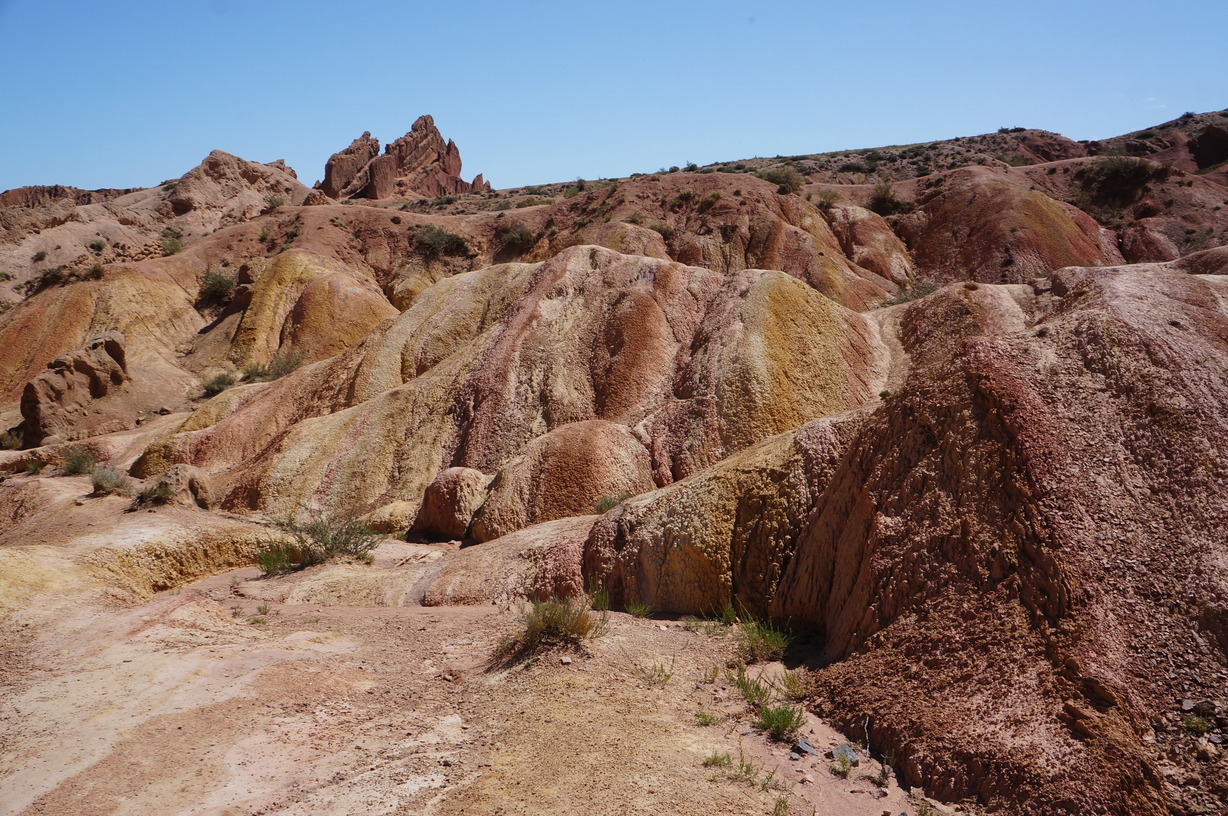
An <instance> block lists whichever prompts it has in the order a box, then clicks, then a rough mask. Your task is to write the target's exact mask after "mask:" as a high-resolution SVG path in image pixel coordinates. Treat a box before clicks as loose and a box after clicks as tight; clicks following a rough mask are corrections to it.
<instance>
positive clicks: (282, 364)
mask: <svg viewBox="0 0 1228 816" xmlns="http://www.w3.org/2000/svg"><path fill="white" fill-rule="evenodd" d="M306 359H307V358H306V357H304V356H303V355H302V354H300V353H299V352H297V351H289V350H283V351H279V352H277V354H275V355H274V356H273V359H272V360H270V361H269V363H268V365H261V364H259V363H248V364H247V365H245V366H244V367H243V379H245V380H248V381H249V382H271V381H273V380H279V379H281V378H282V377H284V376H286V375H287V374H289V373H290V372H292V371H294V370H295V369H297V368H299V367H300V366H302V364H303V362H304V361H305V360H306Z"/></svg>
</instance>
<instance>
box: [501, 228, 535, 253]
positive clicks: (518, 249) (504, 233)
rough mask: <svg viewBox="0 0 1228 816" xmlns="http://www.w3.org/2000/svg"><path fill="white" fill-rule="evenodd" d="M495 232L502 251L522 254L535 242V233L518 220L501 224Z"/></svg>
mask: <svg viewBox="0 0 1228 816" xmlns="http://www.w3.org/2000/svg"><path fill="white" fill-rule="evenodd" d="M496 234H497V235H498V237H499V243H500V244H501V245H502V247H503V251H504V252H507V253H509V254H512V255H523V254H524V253H526V252H528V251H529V250H531V249H532V248H533V246H534V245H535V244H536V243H537V235H536V234H534V232H533V230H531V229H529V228H528V227H526V226H525V225H524V224H521V223H520V222H519V221H515V222H512V223H509V224H503V225H501V226H500V227H499V228H498V230H497V231H496Z"/></svg>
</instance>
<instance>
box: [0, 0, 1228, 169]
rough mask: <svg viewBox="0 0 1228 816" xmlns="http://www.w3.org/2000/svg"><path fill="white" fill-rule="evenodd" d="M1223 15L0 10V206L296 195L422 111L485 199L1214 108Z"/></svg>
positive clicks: (1175, 8)
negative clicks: (71, 191) (221, 180)
mask: <svg viewBox="0 0 1228 816" xmlns="http://www.w3.org/2000/svg"><path fill="white" fill-rule="evenodd" d="M1225 32H1228V3H1226V2H1222V0H1199V1H1198V2H1188V1H1186V0H1169V1H1168V2H1165V3H1161V4H1156V3H1142V2H1133V0H1114V2H1102V1H1101V0H1087V1H1083V0H1063V2H1049V0H1034V1H1033V2H1031V3H1011V4H1005V3H1002V4H999V3H993V2H984V0H980V2H964V1H963V0H960V1H959V2H954V1H952V2H943V0H931V1H930V2H924V3H920V2H906V3H905V2H900V3H856V2H850V1H849V0H844V2H840V3H831V2H760V3H734V2H722V1H721V0H709V2H671V1H670V0H655V1H654V2H640V0H631V1H630V2H618V3H593V2H583V1H582V0H571V2H514V1H513V0H503V1H502V2H465V1H464V0H454V1H453V2H418V1H417V0H414V1H412V2H411V1H410V0H403V1H402V2H388V1H387V0H365V1H364V2H357V3H339V2H327V3H326V2H311V1H310V0H297V1H296V2H281V1H280V0H268V1H267V2H265V1H263V0H244V1H242V2H241V1H240V0H159V1H158V2H146V1H144V0H141V1H139V2H138V1H136V0H133V1H132V2H125V0H91V1H90V2H83V1H81V0H67V1H65V2H55V0H0V76H3V77H4V84H3V89H2V90H0V100H2V103H3V104H2V106H0V111H3V113H2V114H0V116H2V117H3V124H0V190H4V189H9V188H12V187H18V186H22V185H27V184H68V185H73V186H77V187H85V188H97V187H138V186H141V187H145V186H152V185H154V184H157V183H159V182H161V181H163V180H164V179H168V178H174V177H177V176H179V175H182V174H183V173H184V172H186V171H187V170H189V169H190V168H191V167H193V166H194V165H196V164H197V163H199V162H200V160H201V159H203V158H204V157H205V156H206V155H207V154H208V152H209V151H210V150H211V149H213V148H220V149H222V150H226V151H228V152H231V153H234V154H237V155H239V156H242V157H244V158H247V159H253V160H256V161H272V160H273V159H278V158H284V159H285V160H286V161H287V162H288V163H289V164H290V165H291V166H293V167H294V168H295V169H296V170H297V171H298V174H299V177H300V178H301V179H302V180H303V181H304V182H306V183H307V184H311V183H312V182H314V181H315V180H316V179H318V178H320V177H321V176H322V175H323V168H324V162H325V161H326V160H327V158H328V157H329V155H330V154H332V153H333V152H334V151H336V150H340V149H341V148H343V147H345V146H346V145H347V144H349V142H350V140H352V139H353V138H354V137H356V136H358V135H359V134H360V133H362V132H363V131H364V130H370V131H371V133H372V134H373V135H374V136H376V137H377V138H379V139H380V141H381V142H383V143H386V142H388V141H391V140H392V139H394V138H396V137H398V136H400V135H402V134H403V133H405V132H406V131H407V130H408V129H409V126H410V125H411V124H412V123H413V120H414V119H415V118H417V116H418V115H419V114H422V113H431V114H433V115H434V117H435V121H436V124H437V125H438V126H439V128H440V130H441V131H442V132H443V135H444V137H445V138H452V139H455V140H456V142H457V144H458V145H459V146H460V149H461V156H462V158H463V159H464V163H465V175H466V176H467V177H469V176H472V175H473V174H474V173H477V172H483V173H485V174H486V177H487V178H488V179H490V180H491V181H492V182H493V183H494V185H495V186H496V187H508V186H517V185H523V184H530V183H537V182H547V181H563V180H568V179H572V178H576V177H577V176H580V177H585V178H599V177H605V176H615V175H627V174H630V173H632V172H637V171H641V172H644V171H652V170H656V169H657V168H659V167H662V166H669V165H672V164H684V163H685V162H687V161H694V162H698V163H700V164H703V163H706V162H711V161H719V160H725V159H739V158H747V157H752V156H757V155H758V156H774V155H777V154H785V155H789V154H795V153H811V152H819V151H825V150H839V149H845V148H854V147H871V146H876V145H882V144H893V143H906V142H916V141H928V140H932V139H942V138H949V137H953V136H966V135H972V134H976V133H983V132H987V131H993V130H996V129H997V128H999V127H1003V126H1027V127H1039V128H1045V129H1048V130H1055V131H1058V132H1060V133H1063V134H1065V135H1067V136H1070V137H1071V138H1075V139H1090V138H1098V137H1107V136H1112V135H1116V134H1119V133H1124V132H1128V131H1131V130H1137V129H1140V128H1143V127H1146V126H1148V125H1151V124H1155V123H1158V122H1162V121H1165V120H1168V119H1172V118H1175V117H1176V116H1178V115H1180V114H1181V113H1183V112H1185V111H1187V110H1193V111H1200V112H1201V111H1206V110H1219V109H1223V108H1225V107H1228V58H1226V57H1225V49H1224V45H1223V39H1224V35H1225Z"/></svg>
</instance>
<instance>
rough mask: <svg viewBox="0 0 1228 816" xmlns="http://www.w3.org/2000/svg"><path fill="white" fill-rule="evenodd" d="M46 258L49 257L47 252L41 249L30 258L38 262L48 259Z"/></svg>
mask: <svg viewBox="0 0 1228 816" xmlns="http://www.w3.org/2000/svg"><path fill="white" fill-rule="evenodd" d="M46 258H47V253H46V252H45V251H43V250H41V249H40V250H39V251H38V252H35V253H34V255H33V256H32V257H31V258H30V260H31V261H33V262H34V263H38V262H39V261H43V260H46Z"/></svg>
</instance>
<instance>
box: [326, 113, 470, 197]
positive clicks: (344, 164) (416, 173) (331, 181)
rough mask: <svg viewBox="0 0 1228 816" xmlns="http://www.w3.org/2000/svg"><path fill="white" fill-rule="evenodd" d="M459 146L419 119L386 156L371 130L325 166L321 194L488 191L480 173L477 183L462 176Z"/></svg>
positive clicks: (432, 124) (429, 122) (429, 121)
mask: <svg viewBox="0 0 1228 816" xmlns="http://www.w3.org/2000/svg"><path fill="white" fill-rule="evenodd" d="M460 172H461V158H460V150H458V149H457V147H456V143H455V142H453V141H452V140H450V139H449V140H448V141H447V142H446V143H445V142H444V140H443V136H441V135H440V133H439V130H438V129H437V128H436V127H435V120H434V119H433V118H431V117H430V116H420V117H418V119H417V121H415V122H414V124H413V127H412V128H411V129H410V131H409V133H406V134H405V135H404V136H402V137H401V138H399V139H397V140H396V141H393V142H390V143H389V144H388V145H387V146H386V147H385V148H384V153H383V155H380V154H379V141H378V140H377V139H373V138H371V133H370V132H369V131H368V132H366V133H363V134H362V136H360V137H358V138H357V139H355V140H354V141H353V142H352V143H351V144H350V146H349V147H347V148H346V149H345V150H342V151H341V152H339V153H334V154H333V155H332V157H331V158H329V160H328V162H327V164H326V165H325V167H324V181H323V182H322V183H321V185H320V190H321V191H322V192H323V193H324V194H325V195H327V196H329V197H330V198H375V199H380V198H391V197H393V196H400V197H406V196H410V197H419V196H441V195H456V194H457V193H464V192H468V191H470V190H489V189H490V184H489V182H487V181H485V180H484V179H483V178H482V175H481V174H480V173H479V174H478V175H477V177H476V178H474V180H473V181H472V182H467V181H465V180H464V179H462V178H461V177H460Z"/></svg>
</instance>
